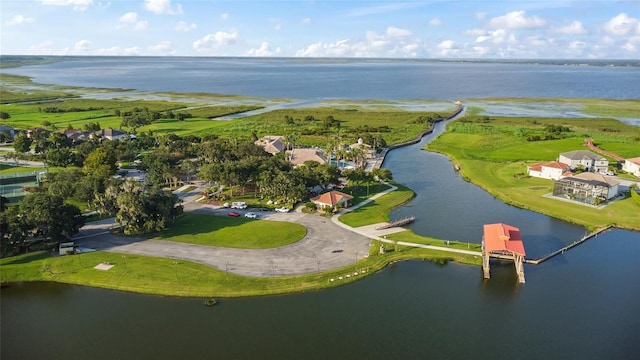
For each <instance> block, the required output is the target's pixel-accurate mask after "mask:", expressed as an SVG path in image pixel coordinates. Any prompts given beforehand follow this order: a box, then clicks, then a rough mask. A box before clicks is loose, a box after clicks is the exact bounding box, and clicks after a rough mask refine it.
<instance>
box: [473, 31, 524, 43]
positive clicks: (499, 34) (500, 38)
mask: <svg viewBox="0 0 640 360" xmlns="http://www.w3.org/2000/svg"><path fill="white" fill-rule="evenodd" d="M483 42H492V43H494V44H497V45H499V44H502V43H505V42H509V43H511V44H515V43H516V42H517V41H516V37H515V35H514V34H510V33H508V32H507V31H506V30H505V29H496V30H494V31H488V32H487V34H486V35H480V36H478V37H477V38H476V43H483Z"/></svg>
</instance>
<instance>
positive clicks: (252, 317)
mask: <svg viewBox="0 0 640 360" xmlns="http://www.w3.org/2000/svg"><path fill="white" fill-rule="evenodd" d="M638 257H640V233H634V232H628V231H622V230H615V231H611V232H607V233H605V234H602V235H600V236H598V237H597V238H595V239H592V240H590V241H589V242H588V243H586V244H584V245H581V246H578V247H577V248H575V249H573V250H572V251H570V252H568V253H565V254H564V255H562V256H560V257H556V258H554V259H552V260H550V261H548V262H546V263H544V265H540V266H525V267H526V270H525V271H526V274H527V283H526V284H525V285H518V284H517V280H516V278H515V275H514V271H513V268H512V266H510V265H509V266H506V265H505V266H494V267H493V268H492V279H491V280H489V281H483V280H482V275H481V271H480V269H479V268H477V267H473V266H465V265H459V264H453V263H451V264H448V265H445V266H440V265H435V264H432V263H429V262H420V261H410V262H404V263H399V264H396V265H393V266H390V267H389V268H387V269H386V270H384V271H382V272H380V273H377V274H375V275H372V276H370V277H369V278H366V279H364V280H362V281H359V282H357V283H355V284H352V285H349V286H345V287H341V288H335V289H330V290H325V291H320V292H313V293H305V294H295V295H287V296H271V297H261V298H243V299H223V300H222V301H221V303H220V304H219V305H218V306H215V307H213V308H208V307H205V306H203V305H202V300H200V299H183V298H166V297H156V296H145V295H135V294H127V293H121V292H116V291H109V290H102V289H93V288H87V287H80V286H68V285H60V284H28V285H18V286H12V287H10V288H5V289H3V290H2V295H1V296H2V297H1V299H2V353H1V355H2V359H45V358H47V359H88V358H91V359H176V358H178V359H185V358H192V359H203V358H213V357H215V358H222V359H426V358H435V359H443V358H448V359H468V358H474V359H541V358H543V359H637V355H638V353H640V341H639V340H640V337H639V336H640V335H639V334H640V307H638V304H640V275H639V274H640V262H638Z"/></svg>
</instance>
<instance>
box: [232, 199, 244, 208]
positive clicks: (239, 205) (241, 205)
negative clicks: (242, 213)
mask: <svg viewBox="0 0 640 360" xmlns="http://www.w3.org/2000/svg"><path fill="white" fill-rule="evenodd" d="M231 208H232V209H241V210H242V209H246V208H247V203H245V202H244V201H236V202H232V203H231Z"/></svg>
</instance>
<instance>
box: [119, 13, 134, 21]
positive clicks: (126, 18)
mask: <svg viewBox="0 0 640 360" xmlns="http://www.w3.org/2000/svg"><path fill="white" fill-rule="evenodd" d="M137 21H138V13H135V12H128V13H126V14H124V15H122V16H120V22H121V23H127V24H135V23H136V22H137Z"/></svg>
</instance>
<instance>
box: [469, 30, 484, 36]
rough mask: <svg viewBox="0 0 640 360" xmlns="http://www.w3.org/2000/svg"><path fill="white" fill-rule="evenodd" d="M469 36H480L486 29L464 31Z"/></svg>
mask: <svg viewBox="0 0 640 360" xmlns="http://www.w3.org/2000/svg"><path fill="white" fill-rule="evenodd" d="M465 33H466V34H467V35H469V36H482V35H486V34H487V30H484V29H469V30H467V31H466V32H465Z"/></svg>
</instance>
